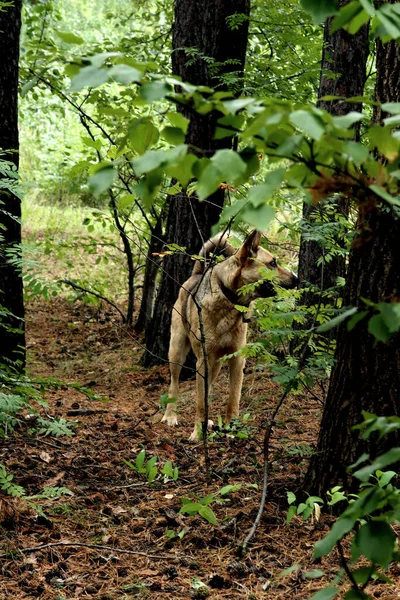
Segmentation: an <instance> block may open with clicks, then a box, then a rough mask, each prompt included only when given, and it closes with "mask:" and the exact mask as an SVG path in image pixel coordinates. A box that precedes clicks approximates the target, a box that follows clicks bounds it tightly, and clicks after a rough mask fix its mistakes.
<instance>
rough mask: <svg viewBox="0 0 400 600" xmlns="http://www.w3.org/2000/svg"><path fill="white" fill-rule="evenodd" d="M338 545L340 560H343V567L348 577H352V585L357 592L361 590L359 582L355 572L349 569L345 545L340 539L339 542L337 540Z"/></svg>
mask: <svg viewBox="0 0 400 600" xmlns="http://www.w3.org/2000/svg"><path fill="white" fill-rule="evenodd" d="M336 546H337V548H338V550H339V555H340V560H341V563H342V567H343V569H344V571H345V573H346V575H347V577H348V578H349V579H350V582H351V587H352V588H353V589H354V590H356V591H357V592H359V591H360V588H359V587H358V584H357V582H356V580H355V579H354V575H353V573H352V572H351V571H350V569H349V565H348V564H347V560H346V557H345V555H344V552H343V546H342V543H341V541H340V540H339V541H338V542H336Z"/></svg>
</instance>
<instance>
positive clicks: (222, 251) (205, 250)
mask: <svg viewBox="0 0 400 600" xmlns="http://www.w3.org/2000/svg"><path fill="white" fill-rule="evenodd" d="M236 251H237V248H234V247H233V246H231V245H230V244H229V242H228V235H227V234H226V233H217V235H214V237H212V238H210V239H209V240H208V241H207V242H206V243H205V244H204V246H203V247H202V249H201V250H200V256H202V257H204V259H203V260H196V262H195V263H194V267H193V271H192V275H201V274H202V273H204V270H205V269H206V268H207V266H208V264H209V262H210V260H211V258H215V257H217V256H222V257H224V258H229V256H233V255H234V254H235V253H236ZM211 255H212V256H211Z"/></svg>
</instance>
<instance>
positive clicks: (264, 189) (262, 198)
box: [249, 169, 286, 207]
mask: <svg viewBox="0 0 400 600" xmlns="http://www.w3.org/2000/svg"><path fill="white" fill-rule="evenodd" d="M285 171H286V169H276V170H275V171H271V172H270V173H267V175H266V176H265V178H264V183H262V184H261V185H256V186H255V187H252V188H251V189H250V190H249V202H250V204H251V205H252V206H254V207H258V206H260V205H261V204H264V203H265V202H266V201H267V200H269V198H270V197H271V196H272V194H273V193H274V192H275V191H276V190H277V189H278V188H279V187H280V185H281V184H282V181H283V177H284V175H285Z"/></svg>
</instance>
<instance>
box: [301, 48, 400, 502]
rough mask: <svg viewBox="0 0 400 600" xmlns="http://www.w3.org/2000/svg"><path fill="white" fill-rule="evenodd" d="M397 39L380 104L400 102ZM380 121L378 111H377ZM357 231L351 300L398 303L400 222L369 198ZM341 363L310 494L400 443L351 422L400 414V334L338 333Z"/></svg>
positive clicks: (344, 481) (384, 67)
mask: <svg viewBox="0 0 400 600" xmlns="http://www.w3.org/2000/svg"><path fill="white" fill-rule="evenodd" d="M399 48H400V47H399V45H398V44H396V42H394V41H392V42H389V43H387V44H385V45H383V44H382V43H381V41H379V40H378V42H377V59H376V67H377V80H376V91H375V96H376V98H377V99H379V101H381V102H399V101H400V51H399ZM374 117H375V119H376V120H379V119H380V118H381V111H380V108H378V109H377V110H376V111H375V115H374ZM358 229H359V230H360V233H359V234H358V235H357V237H356V238H355V239H354V242H353V246H352V249H351V252H350V261H349V269H348V275H347V281H346V288H345V298H344V303H345V305H352V306H359V305H362V298H368V299H370V300H372V301H373V302H391V301H394V302H395V301H398V298H399V297H400V269H399V264H400V262H399V261H400V244H399V238H400V221H399V219H398V218H396V216H395V215H394V214H393V213H392V211H390V210H389V209H388V207H387V206H383V207H382V206H379V205H378V204H377V203H376V200H374V199H373V198H369V199H367V200H365V201H364V203H363V204H361V205H360V207H359V216H358ZM335 360H336V364H335V368H334V370H333V372H332V376H331V381H330V386H329V391H328V397H327V401H326V405H325V407H324V412H323V417H322V422H321V428H320V434H319V439H318V445H317V452H316V454H315V455H314V457H313V458H312V459H311V463H310V466H309V470H308V473H307V476H306V479H305V485H304V488H305V489H306V490H307V491H312V492H316V493H318V494H321V493H322V492H324V491H326V490H327V489H329V487H330V486H332V485H333V484H334V485H344V486H350V485H351V484H350V476H349V474H348V473H346V467H347V466H348V465H350V464H351V463H353V462H354V461H355V459H356V458H358V457H359V456H360V455H361V454H362V453H363V452H368V453H370V454H371V455H375V454H376V453H378V452H382V451H384V450H386V449H387V448H388V447H392V446H393V445H395V444H396V445H399V443H400V434H399V432H396V433H395V434H394V435H393V434H392V436H388V437H385V438H383V440H381V441H378V439H377V438H372V439H371V438H370V439H369V440H361V439H360V437H359V432H354V431H352V427H353V426H354V425H356V424H357V423H359V422H360V421H361V411H362V410H366V411H369V412H371V413H375V414H378V415H385V416H390V415H397V416H399V415H400V334H396V335H395V336H393V337H392V338H391V339H390V340H389V341H388V342H387V343H382V342H376V340H375V338H374V337H373V336H372V335H371V334H370V333H369V332H368V324H367V322H366V321H365V320H363V321H362V322H361V323H359V324H358V325H357V326H356V327H355V329H354V330H353V331H351V332H347V330H346V326H345V325H344V326H342V327H341V328H340V329H339V332H338V338H337V349H336V356H335Z"/></svg>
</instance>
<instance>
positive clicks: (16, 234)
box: [0, 0, 25, 372]
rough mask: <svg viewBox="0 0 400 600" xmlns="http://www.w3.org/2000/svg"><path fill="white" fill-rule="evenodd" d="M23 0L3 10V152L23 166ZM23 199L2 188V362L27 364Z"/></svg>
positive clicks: (0, 146)
mask: <svg viewBox="0 0 400 600" xmlns="http://www.w3.org/2000/svg"><path fill="white" fill-rule="evenodd" d="M21 5H22V0H14V2H13V4H12V6H7V7H3V9H2V10H1V11H0V56H1V60H0V152H1V151H11V152H9V153H7V154H5V155H3V157H2V158H4V159H5V160H9V161H11V162H13V164H14V165H15V167H16V169H18V166H19V138H18V62H19V35H20V29H21ZM20 244H21V202H20V200H19V199H18V198H17V197H16V196H14V195H13V194H11V193H8V192H6V191H4V190H0V311H1V312H0V314H1V313H3V311H4V313H5V314H2V315H1V317H0V363H2V364H6V365H10V364H11V363H12V365H13V366H14V368H17V370H18V371H20V372H23V371H24V368H25V332H24V330H25V325H24V317H25V312H24V302H23V287H22V276H21V266H20V265H16V264H15V262H14V261H13V262H11V261H9V255H10V253H12V254H13V256H14V258H17V259H18V258H19V259H20V258H21V253H20Z"/></svg>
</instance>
